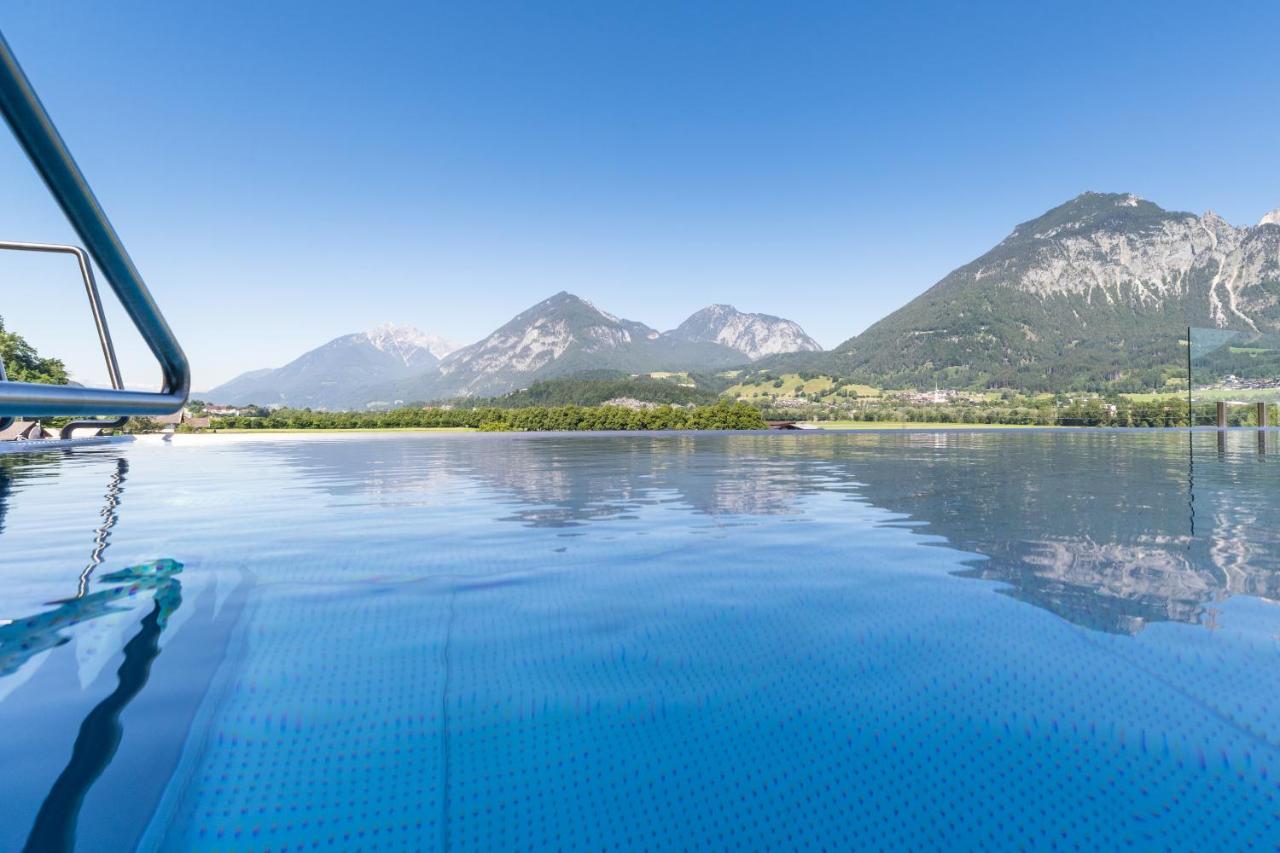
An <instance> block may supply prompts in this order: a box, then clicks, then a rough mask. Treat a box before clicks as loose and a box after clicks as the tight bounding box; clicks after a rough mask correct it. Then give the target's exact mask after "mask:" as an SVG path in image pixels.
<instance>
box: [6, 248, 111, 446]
mask: <svg viewBox="0 0 1280 853" xmlns="http://www.w3.org/2000/svg"><path fill="white" fill-rule="evenodd" d="M2 249H7V250H11V251H18V252H49V253H55V254H65V255H74V256H75V259H76V261H77V262H78V263H79V265H80V278H81V279H82V280H83V281H84V290H85V293H86V294H87V295H88V297H89V310H90V311H91V312H92V313H93V324H94V326H95V327H96V328H97V330H98V343H99V344H100V345H101V346H102V355H103V358H105V359H106V361H107V377H108V378H109V379H110V380H111V387H112V388H114V389H116V390H119V389H122V388H124V383H123V382H122V381H121V379H120V365H119V363H118V362H117V361H116V348H115V345H114V344H113V343H112V341H111V330H110V329H108V328H107V315H106V314H105V313H103V311H102V298H101V297H100V296H99V295H98V284H97V282H96V281H94V278H93V265H92V264H91V263H90V262H89V256H88V254H86V253H85V251H84V249H81V248H80V247H79V246H63V245H59V244H55V243H19V242H15V241H11V240H0V250H2ZM5 380H6V375H5V368H4V359H3V358H0V381H5ZM128 420H129V418H128V416H127V415H126V416H122V417H119V418H111V419H107V420H99V419H94V418H86V419H82V420H73V421H71V422H69V423H67V424H66V425H65V426H63V427H62V430H61V432H60V433H59V436H60V437H61V438H70V437H71V433H72V432H73V431H74V430H77V429H79V428H81V427H92V428H96V429H117V428H119V427H122V426H124V425H125V423H126V422H127V421H128ZM11 423H13V417H12V416H9V417H5V418H0V429H4V428H6V427H8V426H9V424H11Z"/></svg>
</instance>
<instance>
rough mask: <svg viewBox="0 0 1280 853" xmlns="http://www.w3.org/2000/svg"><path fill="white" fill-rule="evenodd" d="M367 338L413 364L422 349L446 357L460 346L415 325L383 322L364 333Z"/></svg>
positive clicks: (439, 356) (386, 351)
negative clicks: (429, 333)
mask: <svg viewBox="0 0 1280 853" xmlns="http://www.w3.org/2000/svg"><path fill="white" fill-rule="evenodd" d="M364 337H365V339H366V340H367V341H368V342H369V343H370V344H372V345H373V346H374V348H376V349H379V350H381V351H382V352H385V353H389V354H391V355H394V356H396V357H397V358H399V359H400V360H402V361H403V362H404V363H405V364H413V363H414V362H416V361H418V360H419V359H420V351H421V350H426V351H427V352H429V353H431V355H433V356H435V357H436V358H444V357H445V356H446V355H448V354H449V353H451V352H453V351H454V350H456V349H457V348H458V345H457V344H455V343H453V342H452V341H449V340H446V339H445V338H442V337H440V336H439V335H428V334H426V333H425V332H423V331H422V330H421V329H418V328H415V327H413V326H397V325H394V324H392V323H383V324H382V325H381V326H378V327H377V328H376V329H370V330H369V331H367V332H365V333H364Z"/></svg>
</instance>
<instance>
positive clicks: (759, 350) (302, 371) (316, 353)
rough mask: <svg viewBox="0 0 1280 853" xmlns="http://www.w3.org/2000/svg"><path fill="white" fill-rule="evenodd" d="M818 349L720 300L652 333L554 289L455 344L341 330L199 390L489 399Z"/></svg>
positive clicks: (258, 395)
mask: <svg viewBox="0 0 1280 853" xmlns="http://www.w3.org/2000/svg"><path fill="white" fill-rule="evenodd" d="M798 350H805V351H820V350H821V347H820V346H819V345H818V343H817V342H816V341H814V340H813V339H812V338H810V337H809V336H808V335H806V334H805V333H804V330H803V329H801V328H800V327H799V326H798V325H797V324H796V323H794V322H792V321H790V320H784V319H782V318H779V317H773V316H770V315H767V314H748V313H744V312H741V311H738V310H737V309H735V308H733V307H732V306H729V305H713V306H710V307H708V308H705V309H703V310H702V311H699V312H697V313H696V314H694V315H693V316H692V317H690V318H689V319H688V320H686V321H685V322H684V323H682V324H680V326H679V327H677V328H676V329H673V330H672V331H669V332H659V331H657V330H656V329H653V328H650V327H649V326H646V325H645V324H643V323H639V322H636V321H634V320H625V319H622V318H620V317H616V316H614V315H613V314H610V313H608V312H607V311H603V310H601V309H600V308H597V307H596V306H595V305H593V304H591V303H590V302H588V301H587V300H585V299H582V298H581V297H578V296H574V295H573V294H570V293H566V292H560V293H557V294H556V295H554V296H552V297H550V298H548V299H544V300H543V301H542V302H539V303H538V304H537V305H534V306H533V307H531V308H529V309H527V310H526V311H523V312H521V313H520V314H518V315H517V316H516V317H514V318H513V319H511V320H510V321H508V322H507V323H505V324H503V325H502V326H501V327H499V328H498V329H497V330H495V331H494V332H492V333H491V334H489V335H488V336H486V337H485V338H483V339H481V340H479V341H477V342H475V343H473V344H471V345H469V346H465V347H461V348H456V347H454V346H452V345H450V344H447V343H445V342H442V341H440V340H439V339H435V338H429V337H427V336H425V335H423V334H422V333H421V332H417V331H416V330H413V329H406V328H396V327H390V326H387V327H383V328H381V329H377V330H374V331H372V332H366V333H358V334H352V335H344V336H343V337H340V338H337V339H335V340H333V341H330V342H329V343H327V344H324V345H323V346H321V347H318V348H317V349H314V350H311V351H310V352H308V353H305V354H304V355H302V356H300V357H299V358H297V359H295V360H294V361H292V362H290V363H289V364H287V365H285V366H284V367H281V368H277V369H268V370H255V371H251V372H249V373H246V374H242V375H241V376H238V377H236V378H235V379H232V380H231V381H230V382H227V383H225V384H224V385H220V386H218V387H216V388H213V389H211V390H209V391H207V392H204V393H203V394H202V395H201V396H203V397H205V398H206V399H208V400H210V401H213V402H218V403H230V404H245V403H250V402H252V403H257V404H259V405H273V404H279V405H286V406H310V407H312V408H328V409H360V408H365V407H366V406H369V405H371V404H372V405H377V404H391V403H394V402H396V401H411V400H438V399H446V398H450V397H463V396H495V395H500V394H505V393H508V392H510V391H513V390H516V389H519V388H524V387H527V386H528V385H529V384H530V383H532V382H535V381H539V380H544V379H552V378H556V377H561V376H568V375H570V374H574V373H580V372H583V371H587V370H619V371H624V372H627V373H650V372H655V371H684V370H690V369H697V370H720V369H723V368H728V367H736V366H740V365H743V364H746V363H748V362H750V361H751V360H752V359H755V358H758V357H760V356H762V355H766V354H774V353H784V352H792V351H798Z"/></svg>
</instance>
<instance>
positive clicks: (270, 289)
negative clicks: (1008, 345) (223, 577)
mask: <svg viewBox="0 0 1280 853" xmlns="http://www.w3.org/2000/svg"><path fill="white" fill-rule="evenodd" d="M2 26H3V29H4V32H5V35H6V37H7V38H8V39H9V42H10V44H11V45H12V47H13V48H14V50H15V52H16V53H17V55H18V57H19V59H20V61H22V63H23V64H24V66H25V67H26V69H27V72H28V74H29V75H30V77H31V78H32V80H33V81H34V83H35V84H36V87H37V88H38V90H39V91H40V93H41V95H42V96H43V98H44V100H45V103H46V106H47V107H48V108H49V110H50V112H51V113H52V115H53V117H54V120H55V121H56V122H57V123H58V124H59V126H60V128H61V130H62V132H63V135H64V136H65V137H66V139H67V141H68V143H69V144H70V146H71V149H72V151H73V152H74V153H75V155H76V157H77V159H78V160H79V162H80V164H81V166H82V168H83V169H84V171H85V173H86V174H87V175H88V177H89V179H90V181H91V183H92V184H93V185H94V187H95V189H96V191H97V193H98V196H99V198H100V199H101V201H102V203H103V205H104V207H105V208H106V210H107V212H108V214H109V215H111V216H112V218H113V219H114V221H115V223H116V226H117V228H118V230H119V231H120V233H121V235H122V236H123V238H124V240H125V243H126V245H127V246H128V247H129V248H130V250H131V252H132V253H133V256H134V259H135V261H136V262H137V263H138V266H139V267H140V269H141V270H142V271H143V274H144V275H145V276H146V278H147V279H148V282H149V283H150V285H151V287H152V290H153V292H154V293H155V296H156V298H157V300H158V301H159V303H160V305H161V307H162V308H163V309H164V310H165V312H166V313H167V315H168V317H169V319H170V322H171V324H172V325H173V327H174V329H175V330H176V331H177V333H178V336H179V338H180V339H181V340H182V341H183V343H184V345H185V347H186V349H187V352H188V355H189V356H190V358H191V361H192V364H193V367H194V370H195V387H196V388H197V389H203V388H208V387H210V386H212V385H213V384H216V383H218V382H220V381H223V380H225V379H227V378H229V377H230V376H232V375H233V374H235V373H238V372H240V371H242V370H245V369H249V368H253V367H262V366H277V365H279V364H282V363H284V362H285V361H287V360H289V359H290V358H292V357H294V356H296V355H297V354H299V353H301V352H302V351H304V350H306V349H308V348H310V347H312V346H315V345H317V344H319V343H322V342H324V341H326V340H328V339H329V338H332V337H334V336H336V335H339V334H342V333H345V332H349V331H357V330H362V329H365V328H369V327H372V326H374V325H377V324H379V323H382V322H386V321H388V320H390V321H395V322H397V323H408V324H413V325H417V326H420V327H421V328H423V329H424V330H426V331H429V332H436V333H440V334H444V335H446V336H449V337H453V338H456V339H459V340H461V341H464V342H469V341H471V340H474V339H476V338H478V337H480V336H482V335H484V334H486V333H488V332H489V331H491V330H492V329H493V328H494V327H496V326H497V325H499V324H500V323H502V322H504V321H505V320H507V319H509V318H510V317H511V316H512V315H513V314H515V313H516V312H517V311H519V310H521V309H523V308H525V307H527V306H528V305H530V304H532V303H533V302H535V301H537V300H539V299H542V298H544V297H545V296H547V295H549V294H551V293H553V292H555V291H558V290H561V289H567V290H569V291H572V292H574V293H578V294H580V295H582V296H585V297H587V298H589V299H591V300H593V301H594V302H596V303H597V304H598V305H600V306H601V307H603V308H606V309H607V310H609V311H612V312H613V313H615V314H620V315H622V316H625V317H628V318H631V319H636V320H641V321H643V322H646V323H648V324H650V325H653V326H656V327H659V328H663V329H665V328H670V327H672V326H674V325H675V324H676V323H678V322H679V321H680V320H681V319H683V318H684V317H685V316H686V315H688V314H689V313H691V312H692V311H694V310H696V309H697V308H699V307H702V306H704V305H706V304H709V303H712V302H730V303H733V304H735V305H737V306H738V307H739V308H742V309H744V310H752V311H765V312H769V313H775V314H782V315H785V316H788V317H791V318H793V319H795V320H797V321H799V322H800V323H801V324H802V325H804V326H805V328H806V329H808V330H809V331H810V333H812V334H813V335H814V336H815V337H817V338H818V340H819V341H821V342H822V343H823V344H824V345H826V346H834V345H835V344H837V343H839V342H840V341H842V340H843V339H845V338H846V337H848V336H850V335H852V334H853V333H855V332H857V331H859V330H861V329H863V328H865V327H866V326H867V325H868V324H869V323H871V322H873V321H874V320H876V319H878V318H879V317H880V316H882V315H883V314H885V313H887V312H888V311H890V310H892V309H894V308H896V307H898V306H899V305H901V304H903V303H904V302H906V301H908V300H909V299H911V298H912V297H913V296H915V295H916V294H918V293H919V292H920V291H922V290H924V289H925V288H927V287H928V286H929V285H930V284H932V283H933V282H934V281H936V280H937V279H939V278H941V277H942V276H943V275H945V274H946V273H947V272H948V271H949V270H951V269H953V268H954V267H956V266H958V265H960V264H962V263H965V262H966V261H968V260H970V259H972V258H973V257H975V256H977V255H978V254H981V253H982V252H983V251H985V250H986V249H987V248H989V247H990V246H991V245H993V244H994V243H996V242H998V241H999V240H1000V239H1002V238H1003V237H1004V236H1005V235H1006V234H1007V233H1008V232H1009V231H1010V230H1011V229H1012V227H1013V225H1015V224H1016V223H1017V222H1019V221H1023V220H1026V219H1029V218H1031V217H1033V216H1036V215H1038V214H1039V213H1041V212H1043V211H1044V210H1046V209H1048V208H1050V207H1052V206H1054V205H1056V204H1058V203H1060V202H1062V201H1064V200H1066V199H1068V198H1070V197H1072V196H1074V195H1076V194H1077V193H1079V192H1081V191H1083V190H1086V189H1092V190H1107V191H1129V192H1135V193H1138V194H1139V195H1142V196H1144V197H1146V198H1149V199H1151V200H1153V201H1156V202H1157V203H1159V204H1161V205H1163V206H1165V207H1168V208H1174V209H1182V210H1192V211H1195V212H1201V211H1203V210H1205V209H1212V210H1215V211H1217V212H1219V213H1221V214H1222V215H1224V216H1225V217H1226V218H1227V219H1228V220H1230V221H1233V222H1236V223H1239V224H1244V223H1250V224H1251V223H1253V222H1255V221H1256V220H1257V219H1258V218H1259V217H1260V216H1261V215H1262V214H1263V213H1265V212H1266V211H1268V210H1270V209H1272V208H1275V207H1278V206H1280V109H1277V104H1278V103H1280V63H1278V62H1276V58H1275V57H1276V44H1275V38H1276V34H1277V33H1280V4H1277V3H1274V2H1238V3H1230V4H1208V3H1204V2H1197V3H1175V2H1160V3H1088V2H1073V3H1054V4H1048V3H1045V4H1028V3H1014V4H1007V5H1004V4H986V3H950V2H949V3H938V4H925V3H919V4H906V3H885V4H874V5H873V4H865V3H863V4H859V3H853V2H838V3H831V4H822V3H759V4H752V3H725V4H717V3H710V2H694V3H686V2H681V3H658V2H630V3H623V2H599V0H591V1H590V2H582V3H572V4H570V3H526V2H520V3H496V4H490V3H482V2H465V3H450V4H435V5H429V6H428V5H427V4H422V3H403V4H399V3H362V4H356V3H344V4H340V5H327V4H324V3H320V2H308V3H296V4H290V3H285V2H275V1H274V0H273V2H267V3H248V2H244V3H236V2H223V3H204V4H189V3H170V2H165V3H161V2H130V3H99V2H59V3H47V2H43V0H11V2H9V3H6V4H5V13H4V16H3V23H2ZM6 136H7V135H6ZM0 174H2V175H3V179H4V182H5V187H6V193H5V204H4V205H3V206H2V207H3V209H2V210H0V234H3V236H5V237H7V238H11V239H27V240H57V239H66V238H68V237H69V234H68V232H67V229H66V227H65V225H64V224H63V223H62V222H61V220H60V217H59V214H58V213H57V211H56V210H55V209H54V208H53V206H52V204H51V203H50V202H49V201H47V199H46V197H45V196H44V195H43V190H42V188H41V187H40V186H39V185H38V184H37V182H36V181H35V179H34V178H33V177H32V176H31V173H30V168H29V166H28V165H27V164H26V162H25V160H23V159H22V157H21V155H20V154H19V153H18V151H17V147H16V145H14V144H12V142H11V141H8V142H5V143H3V144H0ZM59 260H65V259H50V258H41V259H21V260H15V259H13V258H7V257H6V258H0V264H2V265H0V314H2V315H3V316H4V317H5V318H6V320H7V321H8V323H9V325H10V326H11V327H13V328H15V329H17V330H19V331H22V332H24V333H25V334H27V335H28V337H30V338H31V339H32V340H33V341H34V342H35V343H36V344H37V345H38V346H40V347H41V348H42V349H43V350H46V351H48V352H49V353H52V354H59V355H62V356H64V357H65V358H66V360H67V361H68V363H69V365H70V366H71V368H72V369H73V371H74V373H75V375H76V376H77V377H78V378H80V379H82V380H84V381H89V382H100V381H102V380H103V377H104V373H103V371H102V370H101V368H100V366H99V363H98V362H99V357H98V355H97V353H96V351H95V345H94V344H93V341H92V337H91V335H92V331H91V327H90V325H89V320H88V314H87V311H86V309H85V308H84V306H83V304H82V302H83V296H82V294H81V293H80V291H79V290H77V288H78V284H77V280H76V277H75V274H74V270H73V269H70V268H67V267H65V266H64V265H61V264H59V263H57V261H59ZM115 319H116V327H117V330H118V334H119V335H120V337H121V338H122V339H127V340H122V343H121V349H122V351H123V354H124V356H125V369H126V377H127V378H128V379H129V380H130V382H131V384H135V385H138V386H146V385H151V384H154V383H155V381H156V376H157V370H156V369H155V368H153V367H151V366H150V365H149V362H148V360H147V358H146V357H145V355H144V353H143V351H142V350H141V346H140V344H138V343H137V342H136V341H134V340H133V339H132V336H130V335H127V334H126V332H125V329H126V326H127V323H126V322H125V320H124V319H123V317H122V316H120V315H116V318H115Z"/></svg>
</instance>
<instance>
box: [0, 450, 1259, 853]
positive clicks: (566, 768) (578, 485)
mask: <svg viewBox="0 0 1280 853" xmlns="http://www.w3.org/2000/svg"><path fill="white" fill-rule="evenodd" d="M1276 439H1277V436H1276V435H1274V434H1273V435H1272V436H1270V437H1269V440H1270V441H1271V442H1272V443H1271V444H1270V446H1268V445H1266V444H1265V442H1264V440H1263V439H1259V437H1258V435H1257V433H1254V432H1242V433H1232V434H1231V435H1229V436H1226V437H1225V438H1224V439H1222V440H1221V442H1220V440H1219V438H1218V436H1217V435H1216V434H1214V433H1196V434H1194V435H1188V434H1187V433H1185V432H1181V433H1179V432H1143V433H1134V432H1129V433H1108V432H1035V431H1032V432H990V433H862V434H825V435H813V434H799V435H795V434H793V435H768V436H766V435H756V434H748V435H711V434H702V435H696V436H694V435H684V434H671V435H608V436H606V435H574V436H556V435H542V436H511V435H448V434H431V435H351V436H308V437H302V438H282V437H219V436H214V437H201V436H190V437H188V436H178V437H176V438H175V439H174V440H173V441H171V442H162V441H159V440H142V441H139V442H137V443H135V444H132V445H113V446H104V447H99V448H95V449H82V450H77V451H72V452H47V453H44V454H40V455H9V456H0V579H2V580H3V584H4V586H3V595H2V596H0V849H3V850H10V849H21V848H22V847H23V846H24V845H27V846H28V847H29V848H30V849H37V850H45V849H54V850H56V849H59V848H69V847H71V846H73V845H74V846H76V847H78V848H80V849H85V850H121V849H130V848H133V847H140V848H143V849H162V850H193V849H218V850H229V849H237V850H285V849H289V850H303V849H306V850H309V849H315V848H334V849H348V848H361V849H368V850H375V849H376V850H386V849H395V850H402V849H423V848H427V849H430V848H454V849H464V848H465V849H515V848H521V849H525V848H529V849H535V848H536V849H593V850H594V849H606V848H608V849H618V848H682V849H684V848H689V849H693V848H698V849H724V848H743V847H749V848H766V847H768V848H785V849H790V848H811V849H823V848H826V849H831V848H864V847H892V848H917V849H918V848H931V847H938V846H942V845H946V846H950V847H968V848H975V847H992V846H1000V847H1024V848H1026V847H1035V848H1053V847H1058V848H1064V849H1092V848H1098V847H1115V846H1120V845H1132V846H1135V847H1158V848H1183V849H1206V848H1208V849H1223V848H1239V847H1244V846H1247V845H1250V844H1252V845H1255V846H1260V847H1268V848H1269V847H1273V846H1274V845H1275V844H1276V843H1277V842H1280V787H1278V785H1280V607H1277V606H1276V602H1277V600H1280V464H1277V463H1278V462H1280V460H1278V459H1277V457H1276V456H1275V454H1277V453H1280V446H1278V445H1277V443H1276Z"/></svg>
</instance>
